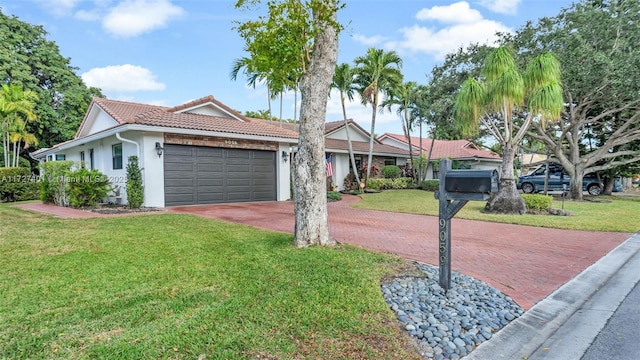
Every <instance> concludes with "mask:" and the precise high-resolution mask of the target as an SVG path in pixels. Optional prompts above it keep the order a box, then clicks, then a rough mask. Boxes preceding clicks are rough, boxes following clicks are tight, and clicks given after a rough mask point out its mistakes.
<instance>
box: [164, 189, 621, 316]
mask: <svg viewBox="0 0 640 360" xmlns="http://www.w3.org/2000/svg"><path fill="white" fill-rule="evenodd" d="M356 201H359V198H358V197H356V196H350V195H346V196H343V200H342V201H337V202H331V203H329V204H328V209H329V231H330V234H331V236H333V237H334V238H335V239H336V240H338V241H340V242H344V243H349V244H354V245H358V246H362V247H365V248H368V249H372V250H376V251H385V252H392V253H395V254H398V255H399V256H402V257H404V258H408V259H413V260H418V261H422V262H425V263H429V264H433V265H437V264H438V257H437V256H438V218H437V217H434V216H424V215H412V214H399V213H389V212H384V211H376V210H364V209H353V208H351V207H350V204H352V203H354V202H356ZM168 211H169V212H173V213H188V214H195V215H199V216H204V217H208V218H215V219H220V220H226V221H231V222H238V223H244V224H248V225H253V226H256V227H260V228H264V229H270V230H276V231H282V232H288V233H292V232H293V230H294V216H293V203H292V202H262V203H243V204H220V205H196V206H181V207H172V208H169V209H168ZM630 236H631V234H627V233H610V232H590V231H574V230H559V229H546V228H538V227H530V226H519V225H510V224H498V223H489V222H481V221H473V220H462V219H455V218H454V219H453V220H452V235H451V239H452V255H451V256H452V269H453V270H454V271H458V272H461V273H463V274H466V275H469V276H473V277H474V278H477V279H480V280H483V281H485V282H487V283H489V284H490V285H492V286H494V287H496V288H498V289H500V291H502V292H503V293H505V294H507V295H509V296H511V297H512V298H513V299H514V300H515V301H516V302H517V303H518V304H519V305H520V306H522V307H523V308H525V309H529V308H531V306H533V305H534V304H535V303H537V302H538V301H540V300H542V299H543V298H545V297H546V296H547V295H549V294H550V293H551V292H553V291H554V290H555V289H557V288H558V287H560V286H561V285H562V284H564V283H566V282H567V281H569V280H570V279H572V278H573V277H574V276H576V275H577V274H579V273H580V272H581V271H582V270H584V269H585V268H587V267H588V266H590V265H591V264H593V263H594V262H595V261H596V260H598V259H599V258H601V257H602V256H604V255H605V254H606V253H607V252H609V251H610V250H611V249H613V248H614V247H615V246H617V245H618V244H620V243H621V242H622V241H624V240H625V239H627V238H628V237H630Z"/></svg>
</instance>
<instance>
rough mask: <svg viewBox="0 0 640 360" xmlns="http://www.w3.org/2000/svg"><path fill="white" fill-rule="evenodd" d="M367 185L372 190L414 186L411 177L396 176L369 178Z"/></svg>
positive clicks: (411, 187) (410, 187)
mask: <svg viewBox="0 0 640 360" xmlns="http://www.w3.org/2000/svg"><path fill="white" fill-rule="evenodd" d="M367 187H368V188H370V189H373V190H387V189H413V188H415V187H416V184H415V182H414V181H413V179H412V178H397V179H382V178H374V179H369V183H368V184H367Z"/></svg>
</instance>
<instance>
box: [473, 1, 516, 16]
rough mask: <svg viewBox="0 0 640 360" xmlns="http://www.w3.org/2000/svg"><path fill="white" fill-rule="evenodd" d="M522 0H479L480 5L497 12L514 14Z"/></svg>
mask: <svg viewBox="0 0 640 360" xmlns="http://www.w3.org/2000/svg"><path fill="white" fill-rule="evenodd" d="M521 1H522V0H481V1H480V5H481V6H483V7H485V8H487V9H489V10H491V11H493V12H497V13H499V14H507V15H515V14H516V13H517V12H518V5H520V2H521Z"/></svg>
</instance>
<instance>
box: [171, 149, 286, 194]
mask: <svg viewBox="0 0 640 360" xmlns="http://www.w3.org/2000/svg"><path fill="white" fill-rule="evenodd" d="M270 200H276V153H275V152H273V151H260V150H243V149H223V148H211V147H200V146H184V145H165V149H164V203H165V206H174V205H192V204H216V203H232V202H245V201H270Z"/></svg>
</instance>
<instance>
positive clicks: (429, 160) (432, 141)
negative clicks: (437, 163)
mask: <svg viewBox="0 0 640 360" xmlns="http://www.w3.org/2000/svg"><path fill="white" fill-rule="evenodd" d="M435 142H436V129H435V128H434V129H433V134H432V135H431V144H430V145H429V153H428V155H427V165H426V167H427V169H426V170H425V178H426V172H427V171H429V163H430V162H431V154H433V143H435ZM431 177H432V178H433V170H431Z"/></svg>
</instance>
